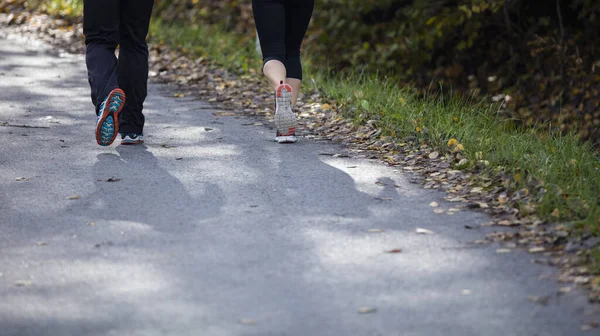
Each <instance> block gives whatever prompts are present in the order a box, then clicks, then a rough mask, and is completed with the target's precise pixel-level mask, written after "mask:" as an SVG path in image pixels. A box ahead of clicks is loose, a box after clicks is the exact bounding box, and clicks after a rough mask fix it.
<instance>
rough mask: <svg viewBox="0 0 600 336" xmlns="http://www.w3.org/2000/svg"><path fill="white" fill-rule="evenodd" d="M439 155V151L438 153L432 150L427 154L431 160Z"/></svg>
mask: <svg viewBox="0 0 600 336" xmlns="http://www.w3.org/2000/svg"><path fill="white" fill-rule="evenodd" d="M439 156H440V153H438V152H433V153H431V154H429V158H430V159H432V160H433V159H437V158H438V157H439Z"/></svg>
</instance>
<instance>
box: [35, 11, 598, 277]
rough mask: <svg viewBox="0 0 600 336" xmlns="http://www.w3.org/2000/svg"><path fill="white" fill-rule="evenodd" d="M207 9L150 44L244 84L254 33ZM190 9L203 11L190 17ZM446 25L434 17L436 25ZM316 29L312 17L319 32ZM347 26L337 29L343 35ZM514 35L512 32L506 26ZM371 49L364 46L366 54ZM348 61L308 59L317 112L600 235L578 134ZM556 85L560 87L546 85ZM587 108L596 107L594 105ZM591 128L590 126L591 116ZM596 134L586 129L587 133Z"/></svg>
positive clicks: (164, 19)
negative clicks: (371, 128)
mask: <svg viewBox="0 0 600 336" xmlns="http://www.w3.org/2000/svg"><path fill="white" fill-rule="evenodd" d="M207 2H208V3H210V4H209V5H207V4H203V1H197V0H193V1H192V0H190V1H162V2H160V3H158V5H157V8H156V11H157V13H156V15H155V19H154V21H153V23H152V26H151V32H150V39H151V42H152V43H154V44H157V45H164V46H166V47H168V48H172V49H177V50H179V51H180V52H181V53H182V54H185V55H190V56H194V57H204V58H208V59H210V60H211V61H212V62H213V64H214V66H219V67H224V68H227V69H229V70H231V71H234V72H236V73H238V74H240V75H247V74H257V73H258V72H259V71H260V70H259V67H260V64H261V62H260V56H259V55H258V53H257V52H256V49H255V44H254V42H255V35H254V31H253V30H251V29H250V30H248V29H247V27H248V22H250V23H251V21H249V20H251V18H250V16H249V15H250V14H249V13H248V9H247V7H244V6H240V8H238V9H236V15H238V18H239V20H237V21H235V20H229V21H224V22H218V21H215V20H216V19H217V18H216V17H211V16H210V15H211V13H212V11H214V10H215V8H216V7H218V8H220V9H222V10H223V7H224V6H228V5H230V2H229V1H225V2H223V3H222V4H220V5H217V4H214V3H215V2H214V1H207ZM388 2H389V1H388ZM467 2H469V1H467ZM475 2H477V1H474V3H475ZM500 2H501V1H495V2H494V3H495V5H494V6H496V7H494V6H492V7H489V8H488V7H486V8H485V9H481V8H478V7H473V6H475V4H474V5H473V6H469V7H468V9H469V11H471V12H472V13H471V15H477V14H479V11H482V12H486V11H488V10H489V11H493V13H496V12H498V11H499V10H501V8H502V7H497V6H500V4H499V3H500ZM579 2H581V1H579ZM29 3H30V4H31V6H41V7H38V8H41V9H43V10H44V11H47V12H48V13H51V14H54V15H59V16H63V17H66V18H75V19H78V18H79V16H80V13H81V9H82V6H81V2H80V1H77V0H48V1H43V0H30V1H29ZM325 3H326V4H329V3H330V1H326V2H325ZM195 6H198V8H200V9H198V10H196V9H195V8H196V7H195ZM475 8H477V9H475ZM184 9H187V11H184ZM367 9H368V10H373V8H367ZM367 9H365V10H367ZM493 13H488V14H490V15H491V14H493ZM586 13H587V12H586ZM509 14H510V13H509ZM442 19H443V18H442V17H439V16H436V19H435V20H434V22H439V21H437V20H442ZM446 19H447V18H446ZM319 20H320V18H319V17H317V18H316V22H317V24H319V23H320V22H321V21H319ZM340 20H341V19H340ZM457 20H458V19H457ZM239 21H243V23H240V22H239ZM347 24H349V23H348V22H345V21H344V22H343V23H340V25H341V26H344V27H345V25H347ZM430 25H431V22H430ZM452 25H458V23H452ZM237 26H241V27H245V28H243V29H246V31H245V32H244V33H240V31H243V30H241V29H242V28H239V27H237ZM443 27H444V26H443V25H442V26H441V28H440V27H439V29H441V30H442V33H443V32H446V30H444V29H443ZM324 29H327V27H324V26H317V27H313V31H317V30H324ZM473 29H474V28H473ZM511 29H517V27H514V26H511ZM315 34H317V33H315ZM436 34H437V33H436ZM318 36H321V35H318ZM435 36H437V35H435ZM435 36H434V37H431V38H432V39H433V41H431V43H429V42H427V43H425V42H426V37H422V38H423V41H425V42H423V43H425V44H426V45H429V44H432V45H431V47H430V48H429V51H431V50H432V49H433V45H436V43H437V40H438V38H437V37H435ZM309 39H312V40H311V41H310V43H311V45H313V47H310V48H308V50H309V51H312V52H313V53H315V52H317V51H318V50H320V49H318V48H315V47H314V44H315V43H317V42H315V41H314V37H313V38H310V37H309ZM477 39H478V37H477V36H474V37H473V39H472V41H467V42H466V43H465V44H464V45H462V44H461V45H462V47H463V48H464V49H469V48H470V46H471V45H472V44H473V43H477V41H478V40H477ZM324 41H325V42H326V43H330V42H327V41H326V40H324ZM325 42H324V43H325ZM346 42H347V41H346ZM372 47H373V46H372V45H370V44H369V45H367V44H365V45H363V49H364V50H367V49H369V48H372ZM378 48H379V47H378ZM397 48H402V46H397ZM338 52H340V53H342V52H343V50H338ZM352 52H353V53H354V54H353V55H354V56H353V57H354V58H352V57H350V56H349V55H344V56H340V58H342V59H347V60H350V61H347V62H346V66H343V62H342V63H336V64H326V63H327V62H324V61H323V59H322V55H319V54H310V53H307V54H306V55H305V57H306V59H307V66H306V69H305V70H306V76H305V77H306V79H307V80H306V81H305V83H306V86H307V89H308V90H309V91H310V90H312V91H317V92H319V93H320V94H321V96H322V97H324V102H323V103H325V102H327V103H329V104H331V106H333V107H334V108H335V110H336V111H337V112H338V113H339V114H341V115H342V116H343V117H345V118H348V119H350V120H353V121H354V122H355V123H356V124H357V125H363V124H365V123H367V122H374V123H376V125H377V127H378V128H379V129H380V130H381V132H380V133H379V134H378V136H379V137H385V138H386V139H393V141H394V142H395V143H397V144H400V146H401V147H402V148H413V149H414V150H415V152H416V151H418V150H419V148H421V147H420V146H422V145H423V144H426V145H427V146H429V147H430V148H432V149H433V150H435V151H436V152H437V153H439V154H440V155H442V156H446V157H448V158H449V160H450V162H451V164H452V168H453V169H456V170H461V171H464V172H470V173H473V175H472V176H473V180H474V181H475V182H476V183H479V184H478V185H481V186H482V188H483V192H489V193H491V195H492V196H493V198H494V199H493V201H492V202H491V203H492V204H491V206H493V205H498V204H500V205H505V204H508V205H510V207H512V208H514V209H518V214H517V216H518V217H528V216H532V215H535V216H536V217H538V218H539V219H541V220H542V221H543V222H545V223H547V224H548V225H552V224H557V223H561V224H564V226H565V227H566V228H567V229H568V231H569V235H572V236H575V235H578V236H584V237H590V236H600V158H599V155H598V152H597V151H596V150H595V149H594V146H593V145H592V142H591V141H583V140H582V135H581V133H580V132H578V128H577V127H572V129H571V130H568V129H569V127H566V128H565V127H562V128H561V127H557V126H560V125H557V124H556V122H555V121H553V120H552V119H548V120H546V121H544V120H541V119H540V118H533V119H530V118H529V117H527V118H526V119H527V120H525V119H523V116H520V115H518V114H517V113H509V112H507V111H508V110H510V107H511V106H513V107H514V105H513V104H514V101H511V98H510V96H507V95H503V96H501V97H499V98H497V99H495V101H493V100H491V99H490V97H489V96H485V95H475V94H474V95H468V94H465V92H466V91H465V90H461V89H456V90H454V89H453V87H452V85H451V84H448V83H450V82H448V81H446V82H445V83H446V84H443V83H441V82H440V81H431V83H430V85H429V86H428V87H424V86H422V85H420V86H419V85H418V83H417V82H419V83H421V84H422V82H423V80H422V78H423V77H422V74H419V75H417V74H415V76H416V77H418V78H419V80H418V81H416V82H415V83H414V84H413V85H411V84H410V83H407V79H408V78H410V74H403V75H398V74H397V73H394V72H392V71H389V70H385V69H387V67H388V66H389V64H386V65H385V66H378V65H377V64H375V65H374V66H364V67H358V66H353V64H356V63H354V61H352V60H356V59H358V60H361V62H362V61H364V62H367V61H368V59H367V58H365V57H366V56H364V57H362V56H360V55H362V54H361V53H360V51H359V50H352ZM369 52H375V51H369ZM357 55H358V56H357ZM394 55H396V54H394ZM398 55H400V54H397V55H396V56H394V57H397V56H398ZM330 57H331V56H330ZM388 60H389V59H388ZM488 66H489V65H488ZM405 68H407V69H410V67H407V66H405ZM376 69H380V71H377V70H376ZM411 71H412V70H411ZM528 76H529V75H528ZM532 76H533V75H532ZM528 78H533V77H528ZM578 78H579V77H578ZM599 78H600V77H599ZM579 79H581V78H579ZM490 80H491V78H490ZM530 80H533V79H530ZM580 84H581V85H583V86H582V87H585V86H586V85H587V84H586V83H580ZM544 85H545V84H544ZM548 85H550V84H548ZM552 85H558V84H557V83H556V82H552ZM578 85H579V84H578ZM569 87H572V86H569ZM573 87H574V86H573ZM565 89H566V88H565ZM522 94H523V95H526V93H522ZM519 95H521V93H520V94H519ZM589 99H591V100H593V99H595V98H594V97H592V96H590V97H589ZM582 104H583V103H582ZM530 106H534V105H530ZM586 106H587V105H586ZM596 109H597V108H596ZM522 112H523V111H522ZM528 113H529V112H528ZM588 123H590V124H592V125H593V124H594V121H593V117H592V118H591V119H589V120H588ZM592 131H593V130H592V129H591V128H590V131H589V132H592ZM590 134H591V133H590ZM588 135H589V134H588ZM585 138H589V136H587V137H585ZM513 195H517V196H518V197H514V196H513ZM586 253H587V255H588V256H591V258H590V259H588V261H590V262H591V264H592V267H594V268H595V271H596V272H598V271H600V247H598V246H596V247H595V248H594V249H593V250H590V251H587V252H586ZM598 285H600V284H598Z"/></svg>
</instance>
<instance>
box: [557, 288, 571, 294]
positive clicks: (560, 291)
mask: <svg viewBox="0 0 600 336" xmlns="http://www.w3.org/2000/svg"><path fill="white" fill-rule="evenodd" d="M572 290H573V288H571V287H562V288H560V289H559V290H558V291H559V293H563V294H564V293H570V292H571V291H572Z"/></svg>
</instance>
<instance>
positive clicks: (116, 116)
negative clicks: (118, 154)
mask: <svg viewBox="0 0 600 336" xmlns="http://www.w3.org/2000/svg"><path fill="white" fill-rule="evenodd" d="M117 93H118V94H120V95H121V97H123V103H122V104H121V105H120V106H119V109H118V110H117V111H116V112H114V113H113V123H114V124H115V131H114V134H113V136H112V139H111V140H110V141H109V142H108V145H107V146H110V145H111V144H112V143H113V142H114V141H115V138H116V137H117V134H119V113H121V110H123V107H124V106H125V100H126V98H127V97H125V92H123V90H121V89H119V88H116V89H114V90H112V91H110V93H109V94H108V97H107V98H106V103H105V104H104V109H105V110H106V109H110V102H111V101H112V98H113V97H114V96H115V94H117ZM100 113H102V111H100ZM109 115H110V113H103V115H102V116H101V117H100V121H98V123H97V125H100V126H101V125H102V124H103V123H104V121H105V120H106V118H107V117H108V116H109ZM100 126H97V127H96V143H98V145H102V144H101V143H100V132H101V131H102V127H100Z"/></svg>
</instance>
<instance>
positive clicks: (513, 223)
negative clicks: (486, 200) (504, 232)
mask: <svg viewBox="0 0 600 336" xmlns="http://www.w3.org/2000/svg"><path fill="white" fill-rule="evenodd" d="M497 225H500V226H519V225H521V223H519V222H514V221H509V220H506V219H505V220H501V221H499V222H498V223H497Z"/></svg>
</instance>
